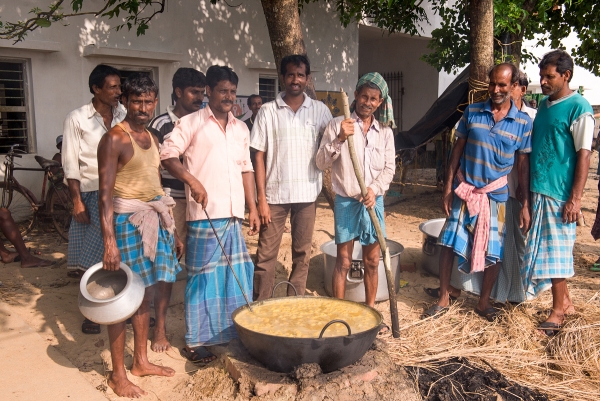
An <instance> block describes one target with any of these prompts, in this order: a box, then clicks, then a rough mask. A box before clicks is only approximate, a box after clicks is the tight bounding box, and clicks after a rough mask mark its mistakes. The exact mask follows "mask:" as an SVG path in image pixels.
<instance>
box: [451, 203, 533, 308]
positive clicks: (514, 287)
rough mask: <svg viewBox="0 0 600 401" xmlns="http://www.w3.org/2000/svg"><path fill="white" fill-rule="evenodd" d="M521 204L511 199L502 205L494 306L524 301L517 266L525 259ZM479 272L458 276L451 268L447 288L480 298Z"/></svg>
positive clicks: (519, 267) (492, 296) (480, 275)
mask: <svg viewBox="0 0 600 401" xmlns="http://www.w3.org/2000/svg"><path fill="white" fill-rule="evenodd" d="M520 212H521V204H520V203H519V201H518V200H517V199H515V198H509V200H508V202H506V225H505V232H506V234H505V238H504V255H503V257H502V264H501V266H500V272H499V273H498V278H497V279H496V283H495V284H494V287H493V288H492V294H491V298H492V299H494V300H496V301H497V302H501V303H505V302H506V301H509V302H515V303H520V302H523V301H525V290H524V289H523V281H522V280H521V266H523V257H524V255H525V237H524V236H523V233H522V232H521V229H520V228H519V217H520ZM483 274H484V273H483V272H478V273H471V274H460V273H459V272H458V270H455V269H454V267H453V270H452V276H451V279H450V285H452V286H453V287H454V288H458V289H460V290H463V291H467V292H470V293H473V294H476V295H480V294H481V287H482V285H483Z"/></svg>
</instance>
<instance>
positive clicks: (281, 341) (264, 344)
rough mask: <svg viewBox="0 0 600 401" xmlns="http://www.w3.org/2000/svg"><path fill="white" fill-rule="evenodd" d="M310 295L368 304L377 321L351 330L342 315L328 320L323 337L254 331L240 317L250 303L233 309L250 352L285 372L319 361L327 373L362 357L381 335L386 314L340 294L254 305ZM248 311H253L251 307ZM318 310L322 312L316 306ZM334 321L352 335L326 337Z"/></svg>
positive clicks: (368, 308)
mask: <svg viewBox="0 0 600 401" xmlns="http://www.w3.org/2000/svg"><path fill="white" fill-rule="evenodd" d="M309 299H310V300H311V301H312V302H315V301H316V302H346V303H350V304H352V305H354V306H356V305H359V306H360V307H361V308H364V310H365V313H370V314H373V315H374V316H375V317H376V321H377V324H376V325H375V326H373V327H372V328H370V329H368V330H366V331H362V332H360V333H351V330H350V326H348V324H347V323H346V322H342V321H343V319H344V317H343V316H340V318H339V319H336V320H333V321H330V322H328V323H326V324H325V325H324V326H323V330H322V331H321V334H320V336H319V337H315V338H295V337H280V336H274V335H269V334H264V333H259V332H256V331H252V330H250V329H248V328H245V327H244V326H242V325H240V323H239V322H238V321H237V319H236V317H237V316H238V315H239V314H240V313H241V312H242V311H244V310H247V309H248V306H247V305H244V306H241V307H239V308H237V309H236V310H235V311H234V312H233V314H232V319H233V323H234V325H235V328H236V330H237V332H238V335H239V337H240V340H241V341H242V344H244V346H245V347H246V349H247V350H248V352H249V353H250V355H252V356H253V357H254V358H255V359H256V360H258V361H259V362H261V363H262V364H263V365H265V366H266V367H267V368H268V369H270V370H273V371H275V372H284V373H288V372H291V371H292V370H293V369H294V367H295V366H298V365H301V364H304V363H317V364H319V365H320V366H321V369H322V370H323V372H325V373H326V372H331V371H333V370H336V369H340V368H342V367H344V366H347V365H350V364H352V363H354V362H356V361H358V360H359V359H360V358H362V356H363V355H364V354H365V353H366V352H367V350H368V349H369V347H370V346H371V344H372V343H373V341H374V340H375V337H377V333H378V332H379V329H380V328H381V323H382V322H383V316H381V314H380V313H379V312H378V311H377V310H375V309H373V308H371V307H369V306H366V305H362V304H357V303H356V302H352V301H346V300H342V299H336V298H328V297H299V296H296V297H286V298H271V299H267V300H264V301H260V302H253V303H252V309H253V310H255V309H256V308H257V307H259V306H260V305H264V304H267V303H277V302H281V301H284V300H286V301H290V300H293V302H303V301H307V300H309ZM317 300H318V301H317ZM248 313H253V312H251V311H248ZM315 313H318V312H317V311H316V310H315ZM334 324H336V325H337V324H343V325H345V326H346V329H347V330H348V335H345V336H337V337H324V336H323V335H324V333H325V332H326V331H327V330H328V329H329V327H330V326H331V325H334Z"/></svg>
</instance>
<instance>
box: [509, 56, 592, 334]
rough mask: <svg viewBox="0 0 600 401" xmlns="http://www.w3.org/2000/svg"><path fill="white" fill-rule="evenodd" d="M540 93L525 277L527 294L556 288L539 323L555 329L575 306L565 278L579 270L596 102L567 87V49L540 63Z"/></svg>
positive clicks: (569, 66) (552, 331) (543, 329)
mask: <svg viewBox="0 0 600 401" xmlns="http://www.w3.org/2000/svg"><path fill="white" fill-rule="evenodd" d="M539 67H540V84H541V87H542V92H543V93H544V95H547V97H545V98H544V99H542V100H541V101H540V104H539V107H538V112H537V115H536V118H535V121H534V123H533V135H532V152H531V156H530V182H531V194H532V202H531V204H532V208H533V214H532V225H531V231H530V232H529V238H528V241H527V250H526V253H525V260H524V265H523V269H522V272H521V277H522V278H523V286H524V288H525V291H526V296H527V298H528V299H532V298H535V297H536V296H538V295H539V294H540V293H541V292H542V291H544V290H546V289H548V288H552V298H553V305H552V312H551V313H550V316H548V318H547V320H546V321H545V322H543V323H542V324H540V325H539V326H538V329H539V330H541V332H542V333H544V334H546V335H548V336H552V335H554V334H556V333H557V332H558V331H559V330H560V328H561V326H562V323H563V321H564V319H565V314H569V313H573V312H574V310H575V308H574V306H573V303H572V301H571V298H570V296H569V291H568V289H567V282H566V279H567V278H568V277H572V276H573V275H574V274H575V271H574V269H573V245H574V244H575V235H576V231H575V228H576V221H577V218H578V216H579V213H580V210H581V197H582V194H583V187H584V185H585V181H586V178H587V174H588V169H589V165H590V154H591V148H592V138H593V133H594V123H595V122H594V118H593V117H592V107H591V106H590V104H589V103H588V101H587V100H585V99H584V98H583V97H582V96H581V95H579V94H578V93H577V92H573V91H572V90H570V89H569V82H570V81H571V78H572V77H573V67H574V66H573V59H572V58H571V56H569V54H568V53H566V52H565V51H563V50H554V51H552V52H550V53H548V54H546V55H545V56H544V57H543V59H542V61H541V62H540V64H539Z"/></svg>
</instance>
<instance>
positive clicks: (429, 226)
mask: <svg viewBox="0 0 600 401" xmlns="http://www.w3.org/2000/svg"><path fill="white" fill-rule="evenodd" d="M445 223H446V219H444V218H441V219H433V220H427V221H424V222H423V223H421V224H420V225H419V230H421V232H422V233H423V245H422V248H421V252H422V255H421V268H422V269H423V270H425V271H426V272H428V273H430V274H433V275H434V276H438V277H439V275H440V250H441V248H442V246H441V245H438V244H437V240H438V237H439V236H440V233H441V232H442V228H444V224H445ZM457 266H458V259H457V258H454V266H453V270H457Z"/></svg>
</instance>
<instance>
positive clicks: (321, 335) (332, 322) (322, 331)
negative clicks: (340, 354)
mask: <svg viewBox="0 0 600 401" xmlns="http://www.w3.org/2000/svg"><path fill="white" fill-rule="evenodd" d="M335 323H342V324H343V325H344V326H346V328H347V329H348V335H349V336H351V335H352V331H351V330H350V325H349V324H348V323H346V322H345V321H343V320H341V319H336V320H332V321H331V322H329V323H327V324H326V325H325V327H323V330H321V334H319V339H321V338H323V334H325V330H327V328H328V327H329V326H331V325H332V324H335Z"/></svg>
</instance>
